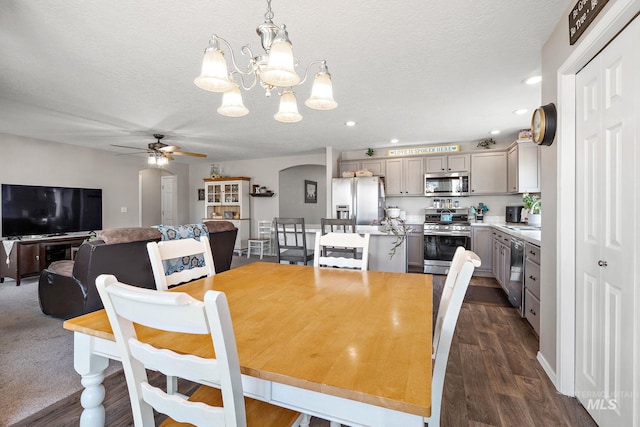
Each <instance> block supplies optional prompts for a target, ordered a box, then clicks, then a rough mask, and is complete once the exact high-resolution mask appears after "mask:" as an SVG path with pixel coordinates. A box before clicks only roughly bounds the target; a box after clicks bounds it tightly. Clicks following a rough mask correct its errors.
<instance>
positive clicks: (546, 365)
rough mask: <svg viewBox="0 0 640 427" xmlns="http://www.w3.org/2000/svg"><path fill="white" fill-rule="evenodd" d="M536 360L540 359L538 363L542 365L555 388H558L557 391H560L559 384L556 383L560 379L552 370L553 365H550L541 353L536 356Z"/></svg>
mask: <svg viewBox="0 0 640 427" xmlns="http://www.w3.org/2000/svg"><path fill="white" fill-rule="evenodd" d="M536 359H538V363H540V366H542V369H544V372H545V374H547V376H548V377H549V380H551V383H552V384H553V386H554V387H555V388H556V390H558V384H557V382H556V381H557V380H558V378H557V376H556V373H555V372H554V370H553V369H551V365H549V362H547V359H545V358H544V356H543V355H542V353H540V352H538V354H537V355H536Z"/></svg>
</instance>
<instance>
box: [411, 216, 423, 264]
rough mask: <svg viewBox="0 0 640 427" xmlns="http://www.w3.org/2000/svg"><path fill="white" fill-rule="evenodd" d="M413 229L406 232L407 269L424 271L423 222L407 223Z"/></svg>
mask: <svg viewBox="0 0 640 427" xmlns="http://www.w3.org/2000/svg"><path fill="white" fill-rule="evenodd" d="M408 225H409V227H411V229H412V230H413V231H411V233H409V234H407V271H408V272H409V273H422V272H424V231H423V224H408Z"/></svg>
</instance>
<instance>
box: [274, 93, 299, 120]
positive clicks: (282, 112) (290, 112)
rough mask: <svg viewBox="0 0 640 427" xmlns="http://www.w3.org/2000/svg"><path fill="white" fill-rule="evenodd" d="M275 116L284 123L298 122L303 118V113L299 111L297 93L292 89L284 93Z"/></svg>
mask: <svg viewBox="0 0 640 427" xmlns="http://www.w3.org/2000/svg"><path fill="white" fill-rule="evenodd" d="M273 118H274V119H276V120H277V121H279V122H282V123H296V122H299V121H300V120H302V115H301V114H300V113H299V112H298V103H297V101H296V95H295V94H294V93H293V92H292V91H290V90H287V91H285V92H284V93H283V94H282V96H281V97H280V108H279V109H278V112H277V113H276V114H274V115H273Z"/></svg>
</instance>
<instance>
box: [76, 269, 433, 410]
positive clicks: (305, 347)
mask: <svg viewBox="0 0 640 427" xmlns="http://www.w3.org/2000/svg"><path fill="white" fill-rule="evenodd" d="M209 289H215V290H218V291H222V292H224V293H225V294H226V296H227V299H228V302H229V308H230V310H231V317H232V321H233V327H234V331H235V334H236V343H237V347H238V355H239V358H240V365H241V369H242V373H243V374H246V375H250V376H253V377H257V378H262V379H266V380H270V381H275V382H278V383H283V384H288V385H292V386H295V387H300V388H303V389H308V390H313V391H317V392H321V393H325V394H329V395H335V396H339V397H346V398H349V399H352V400H356V401H361V402H365V403H371V404H374V405H378V406H382V407H386V408H390V409H395V410H399V411H402V412H408V413H412V414H417V415H422V416H429V415H430V413H431V369H432V368H431V336H432V335H431V330H432V324H431V323H432V320H431V319H432V308H433V302H432V276H431V275H428V274H403V273H385V272H377V271H351V270H341V269H333V268H314V267H310V266H298V265H288V264H275V263H262V262H255V263H252V264H248V265H245V266H243V267H240V268H236V269H232V270H229V271H226V272H224V273H221V274H218V275H215V276H212V277H209V278H206V279H201V280H197V281H194V282H191V283H188V284H186V285H182V286H179V287H177V288H174V289H173V290H174V291H182V292H187V293H189V294H190V295H192V296H193V297H194V298H197V299H200V300H203V299H204V294H205V292H206V291H207V290H209ZM64 328H65V329H68V330H70V331H76V332H81V333H84V334H88V335H92V336H97V337H101V338H105V339H107V340H111V341H114V340H115V339H114V337H113V334H112V331H111V326H110V325H109V321H108V319H107V316H106V313H105V312H104V310H100V311H96V312H93V313H89V314H86V315H83V316H80V317H76V318H74V319H70V320H67V321H66V322H64ZM137 331H138V335H139V338H140V339H141V340H143V341H148V342H150V343H151V344H154V345H156V346H165V347H167V348H171V349H173V350H175V351H179V352H185V353H186V352H190V353H194V354H197V355H200V356H205V357H212V356H213V349H212V348H211V347H212V346H211V340H210V337H209V336H202V335H185V334H170V333H166V332H160V331H155V330H152V329H149V328H138V329H137Z"/></svg>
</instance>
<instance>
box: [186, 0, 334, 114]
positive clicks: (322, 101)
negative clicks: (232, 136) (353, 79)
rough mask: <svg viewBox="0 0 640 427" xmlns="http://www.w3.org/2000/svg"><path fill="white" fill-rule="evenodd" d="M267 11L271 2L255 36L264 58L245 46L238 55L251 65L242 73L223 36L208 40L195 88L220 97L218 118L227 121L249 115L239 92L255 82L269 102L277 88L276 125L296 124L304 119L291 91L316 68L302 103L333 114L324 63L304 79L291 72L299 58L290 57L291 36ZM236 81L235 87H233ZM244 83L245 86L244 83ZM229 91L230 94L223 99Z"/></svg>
mask: <svg viewBox="0 0 640 427" xmlns="http://www.w3.org/2000/svg"><path fill="white" fill-rule="evenodd" d="M273 16H274V15H273V12H272V10H271V0H267V12H266V13H265V15H264V18H265V21H264V23H263V24H261V25H259V26H258V28H257V29H256V32H257V33H258V35H259V36H260V40H261V44H262V48H263V50H264V54H261V55H254V54H253V52H252V51H251V49H250V48H249V46H248V45H245V46H242V48H241V49H240V52H241V53H242V55H249V56H250V58H251V59H250V60H249V64H248V65H247V66H246V67H245V68H244V69H243V68H241V67H239V66H238V64H237V63H236V59H235V55H234V53H233V49H232V47H231V45H230V44H229V42H227V41H226V40H225V39H223V38H222V37H218V36H217V35H215V34H214V35H212V36H211V39H210V40H209V46H207V48H206V49H205V51H204V58H203V60H202V69H201V73H200V75H199V76H198V77H196V79H195V80H194V83H195V85H196V86H198V87H199V88H200V89H203V90H206V91H210V92H218V93H223V98H222V105H221V106H220V108H218V110H217V111H218V113H219V114H221V115H223V116H226V117H242V116H245V115H247V114H248V113H249V110H248V109H247V108H246V107H245V106H244V103H243V101H242V94H241V90H240V89H242V90H245V91H249V90H251V89H253V88H254V87H255V86H256V85H257V84H258V83H259V84H260V86H261V87H262V88H263V89H264V90H265V95H266V96H267V97H269V96H271V92H272V91H273V90H274V89H275V90H276V92H277V93H278V95H280V109H279V110H278V112H277V113H276V114H275V115H274V118H275V119H276V120H277V121H280V122H283V123H295V122H299V121H300V120H302V115H301V114H300V113H299V112H298V106H297V102H296V97H295V94H294V92H293V89H292V88H293V87H294V86H298V85H302V84H304V83H305V82H306V80H307V77H308V75H309V70H310V68H311V67H312V66H314V65H318V67H319V68H318V71H317V73H316V74H315V76H314V82H313V86H312V88H311V96H310V97H309V99H307V100H306V101H305V105H306V106H307V107H309V108H312V109H314V110H331V109H334V108H336V107H337V106H338V103H337V102H336V101H335V100H334V99H333V86H332V83H331V74H329V69H328V68H327V63H326V61H325V60H320V61H313V62H311V63H310V64H309V65H307V67H306V70H305V73H304V76H303V77H300V75H298V73H297V72H296V70H295V67H296V65H297V64H298V59H297V58H296V57H295V56H293V49H292V47H291V41H290V40H289V34H288V33H287V29H286V26H285V25H281V26H280V27H278V26H276V25H275V24H274V23H273V21H272V19H273ZM221 44H224V45H225V46H226V47H227V49H228V51H229V54H230V59H231V61H230V65H231V68H232V70H231V72H229V68H230V67H229V66H228V64H227V61H226V59H225V55H224V52H223V51H222V49H221V47H220V46H221ZM236 76H239V82H236ZM245 78H246V79H247V80H249V83H248V84H247V82H245ZM229 92H232V94H229V95H228V96H226V95H227V94H228V93H229Z"/></svg>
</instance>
